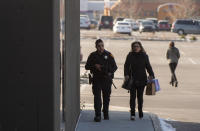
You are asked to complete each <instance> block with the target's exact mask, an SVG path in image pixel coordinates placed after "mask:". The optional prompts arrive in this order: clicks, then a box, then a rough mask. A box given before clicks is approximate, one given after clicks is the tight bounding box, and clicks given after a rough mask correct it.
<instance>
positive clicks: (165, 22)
mask: <svg viewBox="0 0 200 131" xmlns="http://www.w3.org/2000/svg"><path fill="white" fill-rule="evenodd" d="M159 24H168V22H165V21H163V22H159Z"/></svg>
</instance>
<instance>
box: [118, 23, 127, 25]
mask: <svg viewBox="0 0 200 131" xmlns="http://www.w3.org/2000/svg"><path fill="white" fill-rule="evenodd" d="M118 25H129V23H118Z"/></svg>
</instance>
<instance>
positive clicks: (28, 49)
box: [0, 0, 80, 131]
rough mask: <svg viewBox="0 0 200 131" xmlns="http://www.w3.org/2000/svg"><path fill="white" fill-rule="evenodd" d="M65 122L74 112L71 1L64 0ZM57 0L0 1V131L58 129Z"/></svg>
mask: <svg viewBox="0 0 200 131" xmlns="http://www.w3.org/2000/svg"><path fill="white" fill-rule="evenodd" d="M65 4H66V14H65V15H66V21H65V22H66V41H65V74H64V75H65V84H64V88H65V107H66V108H65V120H66V128H65V129H66V131H74V129H75V126H76V122H77V120H78V117H79V114H80V89H79V87H80V85H79V76H80V73H79V72H80V71H79V69H80V63H79V60H80V59H79V57H80V56H79V55H80V54H79V53H80V30H79V26H80V24H79V21H80V20H79V11H80V4H79V1H77V0H66V3H65ZM59 5H60V4H59V0H42V1H41V0H29V1H26V0H17V1H13V0H6V1H0V16H1V17H2V18H3V19H1V24H0V28H1V30H0V32H1V36H2V37H1V43H2V45H1V48H0V59H1V64H0V76H1V77H0V79H1V89H0V103H1V108H0V131H60V120H61V115H60V113H61V112H60V91H61V90H60V16H59V14H60V12H59V11H60V9H59Z"/></svg>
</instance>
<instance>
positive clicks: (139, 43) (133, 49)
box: [131, 41, 146, 53]
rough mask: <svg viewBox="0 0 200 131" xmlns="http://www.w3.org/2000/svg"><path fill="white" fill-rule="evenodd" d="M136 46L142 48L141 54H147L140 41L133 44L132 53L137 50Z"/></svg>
mask: <svg viewBox="0 0 200 131" xmlns="http://www.w3.org/2000/svg"><path fill="white" fill-rule="evenodd" d="M135 44H138V45H139V46H140V49H141V50H140V52H144V53H146V51H145V50H144V48H143V46H142V44H141V42H140V41H134V42H133V43H132V44H131V51H132V52H134V51H135V48H134V46H135Z"/></svg>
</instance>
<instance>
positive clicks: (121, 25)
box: [113, 21, 132, 35]
mask: <svg viewBox="0 0 200 131" xmlns="http://www.w3.org/2000/svg"><path fill="white" fill-rule="evenodd" d="M113 32H114V33H123V34H129V35H131V32H132V27H131V24H130V23H129V22H124V21H117V23H116V24H115V25H114V26H113Z"/></svg>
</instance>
